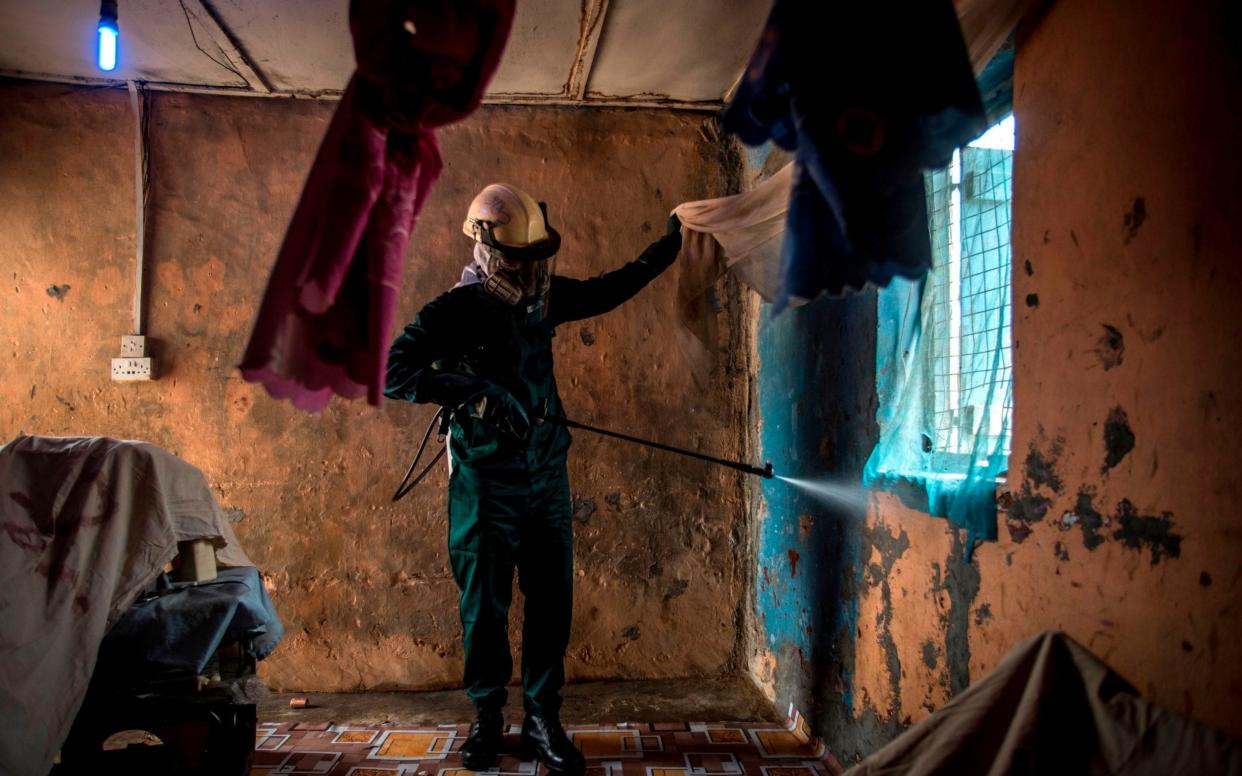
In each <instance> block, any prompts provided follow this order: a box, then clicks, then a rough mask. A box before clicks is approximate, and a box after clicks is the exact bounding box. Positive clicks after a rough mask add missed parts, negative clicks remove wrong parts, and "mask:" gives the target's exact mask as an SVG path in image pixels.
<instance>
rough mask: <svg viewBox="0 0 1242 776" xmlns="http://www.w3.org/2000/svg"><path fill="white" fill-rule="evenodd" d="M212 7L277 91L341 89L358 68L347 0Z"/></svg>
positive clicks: (231, 1)
mask: <svg viewBox="0 0 1242 776" xmlns="http://www.w3.org/2000/svg"><path fill="white" fill-rule="evenodd" d="M120 2H121V3H122V4H124V3H126V2H128V0H120ZM212 8H214V9H215V11H216V13H217V14H219V15H220V18H221V19H222V20H223V21H224V24H225V26H226V27H228V29H229V31H230V32H232V33H233V36H234V37H235V38H236V39H237V40H238V42H239V43H241V47H242V49H243V50H244V51H245V52H246V54H247V55H248V56H249V57H250V60H251V62H252V63H253V64H254V66H255V69H256V70H257V71H258V72H260V73H262V74H263V76H264V77H265V78H267V80H268V81H269V82H270V83H271V84H272V88H273V89H275V90H276V91H286V92H321V91H327V90H332V91H340V90H343V89H344V88H345V84H346V83H348V82H349V76H350V75H351V74H352V73H353V72H354V47H353V41H352V40H351V39H350V37H349V0H294V1H293V2H289V1H288V0H286V2H272V1H271V0H267V1H266V2H254V0H215V2H214V3H212Z"/></svg>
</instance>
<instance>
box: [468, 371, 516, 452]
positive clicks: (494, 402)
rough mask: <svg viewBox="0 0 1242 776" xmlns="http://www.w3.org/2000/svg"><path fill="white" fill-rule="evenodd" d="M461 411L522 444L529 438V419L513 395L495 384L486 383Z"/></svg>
mask: <svg viewBox="0 0 1242 776" xmlns="http://www.w3.org/2000/svg"><path fill="white" fill-rule="evenodd" d="M461 409H463V410H465V411H466V413H467V414H469V415H470V416H471V417H474V418H478V419H480V420H482V421H483V422H484V423H486V424H487V425H489V426H491V427H492V428H494V429H496V431H498V432H500V433H501V434H504V435H505V436H508V437H511V438H513V439H516V440H518V441H519V442H524V441H526V439H527V438H528V437H529V436H530V417H529V416H528V415H527V414H526V410H525V409H524V408H523V407H522V403H521V402H519V401H518V400H517V399H516V398H514V396H513V394H511V393H509V392H508V391H507V390H505V389H504V388H502V387H501V386H499V385H496V384H495V383H487V384H486V386H485V387H484V388H483V390H482V391H480V392H479V393H477V394H475V395H474V396H473V397H472V398H470V399H469V400H468V401H467V402H466V403H465V404H464V405H462V407H461Z"/></svg>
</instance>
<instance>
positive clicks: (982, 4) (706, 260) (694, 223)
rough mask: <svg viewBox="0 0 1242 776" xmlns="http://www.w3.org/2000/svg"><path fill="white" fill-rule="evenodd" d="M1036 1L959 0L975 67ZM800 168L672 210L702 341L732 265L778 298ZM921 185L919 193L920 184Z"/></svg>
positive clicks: (685, 309)
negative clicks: (718, 288) (716, 290)
mask: <svg viewBox="0 0 1242 776" xmlns="http://www.w3.org/2000/svg"><path fill="white" fill-rule="evenodd" d="M1034 1H1035V0H955V2H954V3H953V6H954V10H955V11H956V13H957V18H958V22H959V24H960V27H961V35H962V39H963V41H964V43H965V47H966V50H967V53H968V56H969V61H970V68H971V70H973V72H974V73H975V74H976V75H978V74H979V73H981V72H983V70H984V68H985V67H986V66H987V64H988V63H989V61H991V59H992V57H993V56H994V55H995V54H996V53H997V52H998V51H999V50H1000V49H1001V47H1002V46H1003V45H1004V44H1005V42H1006V41H1007V40H1008V39H1009V38H1010V37H1011V35H1012V33H1013V30H1014V28H1015V27H1016V26H1017V24H1018V22H1019V20H1021V19H1022V17H1023V16H1024V15H1025V14H1026V13H1027V12H1028V11H1029V10H1030V8H1031V7H1032V6H1033V5H1034ZM965 139H967V140H968V139H969V138H965ZM794 167H795V166H794V163H793V162H791V163H789V164H787V165H786V166H785V167H783V168H781V170H780V171H779V172H777V173H775V174H773V175H772V176H770V177H769V178H767V179H766V180H764V181H763V182H762V183H760V184H759V185H757V186H756V187H754V188H753V189H751V190H749V191H745V192H742V193H741V194H737V195H734V196H727V197H719V198H716V199H706V200H701V201H698V202H687V203H684V204H682V205H679V206H678V207H677V208H676V210H674V211H673V212H675V213H676V214H677V215H678V217H680V218H681V221H682V225H683V230H682V235H683V246H682V259H681V261H680V262H679V274H680V280H679V288H678V301H679V304H680V313H681V319H682V323H683V324H684V326H685V327H686V328H687V329H688V330H689V331H690V332H691V333H692V334H693V335H694V336H695V337H696V338H697V339H698V340H699V341H700V343H701V344H700V346H699V347H701V346H702V344H706V345H709V346H711V345H713V344H715V343H716V342H717V340H716V339H715V337H714V331H715V327H714V325H713V318H714V317H715V312H716V305H715V304H714V303H713V298H712V294H711V291H712V286H713V285H714V284H715V283H716V281H717V280H719V279H720V277H721V276H722V275H723V274H724V273H725V272H726V271H728V272H732V273H733V274H734V275H735V276H736V277H737V278H738V279H739V280H741V281H742V282H743V283H745V284H746V285H748V286H749V287H750V288H752V289H754V290H755V291H756V292H757V293H758V294H759V295H760V296H761V297H762V298H763V300H764V301H765V302H769V303H774V302H776V301H777V298H778V295H779V294H780V287H781V258H782V246H783V244H784V240H785V230H786V216H787V213H788V210H789V199H790V191H791V189H792V187H793V183H794V172H795V170H794ZM919 191H920V196H921V188H920V189H919ZM789 301H792V303H795V304H796V303H797V301H796V300H789Z"/></svg>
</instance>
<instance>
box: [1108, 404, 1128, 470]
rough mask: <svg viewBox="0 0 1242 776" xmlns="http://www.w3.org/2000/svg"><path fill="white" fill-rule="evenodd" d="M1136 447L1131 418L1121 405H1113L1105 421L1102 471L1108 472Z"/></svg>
mask: <svg viewBox="0 0 1242 776" xmlns="http://www.w3.org/2000/svg"><path fill="white" fill-rule="evenodd" d="M1133 449H1134V432H1133V431H1132V430H1131V429H1130V419H1129V418H1128V417H1126V411H1125V410H1123V409H1122V408H1121V407H1113V408H1112V410H1110V411H1109V413H1108V419H1107V420H1105V421H1104V450H1105V455H1104V467H1103V468H1102V469H1101V470H1100V472H1101V473H1107V472H1108V470H1109V469H1112V468H1113V467H1115V466H1116V465H1117V464H1119V463H1121V459H1122V458H1125V457H1126V456H1127V455H1129V453H1130V451H1131V450H1133Z"/></svg>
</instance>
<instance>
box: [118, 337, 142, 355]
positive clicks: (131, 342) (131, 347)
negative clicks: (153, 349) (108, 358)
mask: <svg viewBox="0 0 1242 776" xmlns="http://www.w3.org/2000/svg"><path fill="white" fill-rule="evenodd" d="M146 354H147V338H146V337H143V336H141V335H138V334H126V335H124V336H122V337H121V357H122V358H142V357H143V356H145V355H146Z"/></svg>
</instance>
